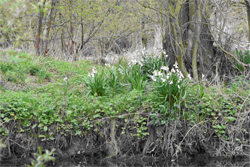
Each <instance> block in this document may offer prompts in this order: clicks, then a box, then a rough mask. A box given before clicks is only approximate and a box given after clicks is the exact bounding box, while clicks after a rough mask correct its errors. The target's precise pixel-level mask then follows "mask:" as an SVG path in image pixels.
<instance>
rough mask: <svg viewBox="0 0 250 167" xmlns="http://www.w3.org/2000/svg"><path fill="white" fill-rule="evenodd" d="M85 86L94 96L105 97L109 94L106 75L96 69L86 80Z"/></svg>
mask: <svg viewBox="0 0 250 167" xmlns="http://www.w3.org/2000/svg"><path fill="white" fill-rule="evenodd" d="M84 83H85V85H86V86H87V88H88V89H89V92H88V94H90V95H92V96H94V95H96V96H104V95H106V92H107V79H106V77H105V75H104V70H102V71H101V72H99V73H98V72H97V71H96V69H95V67H94V68H93V70H92V73H90V74H89V75H88V77H86V78H85V80H84Z"/></svg>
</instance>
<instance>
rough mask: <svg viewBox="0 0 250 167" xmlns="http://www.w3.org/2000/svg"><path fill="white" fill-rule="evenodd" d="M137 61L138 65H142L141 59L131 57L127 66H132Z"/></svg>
mask: <svg viewBox="0 0 250 167" xmlns="http://www.w3.org/2000/svg"><path fill="white" fill-rule="evenodd" d="M137 63H138V64H139V65H140V66H143V64H142V62H141V61H139V60H135V59H132V60H131V61H130V62H129V63H128V67H131V66H134V65H135V64H137Z"/></svg>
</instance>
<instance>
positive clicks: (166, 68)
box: [161, 66, 169, 71]
mask: <svg viewBox="0 0 250 167" xmlns="http://www.w3.org/2000/svg"><path fill="white" fill-rule="evenodd" d="M161 70H164V71H168V70H169V69H168V67H167V66H162V67H161Z"/></svg>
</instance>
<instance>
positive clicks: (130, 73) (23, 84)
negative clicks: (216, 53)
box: [0, 51, 250, 157]
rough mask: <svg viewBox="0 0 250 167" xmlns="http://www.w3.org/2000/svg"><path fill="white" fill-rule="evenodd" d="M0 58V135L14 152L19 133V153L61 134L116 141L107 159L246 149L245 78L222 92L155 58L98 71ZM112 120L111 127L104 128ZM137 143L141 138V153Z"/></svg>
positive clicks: (83, 64) (10, 55) (85, 65)
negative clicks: (22, 149)
mask: <svg viewBox="0 0 250 167" xmlns="http://www.w3.org/2000/svg"><path fill="white" fill-rule="evenodd" d="M1 54H2V57H3V58H2V61H1V62H0V77H1V79H0V124H1V126H0V138H1V139H2V141H3V143H4V144H6V145H7V144H9V146H13V147H14V146H16V143H18V142H19V138H17V137H15V136H16V135H19V136H21V137H22V143H19V144H23V147H28V148H27V149H26V150H25V151H23V152H22V153H21V155H22V156H23V155H28V154H29V152H32V151H34V150H37V148H34V147H35V144H34V141H42V142H43V141H44V142H45V141H47V142H52V143H53V142H55V141H57V143H58V141H60V140H61V136H71V137H72V136H73V137H84V136H85V137H86V136H88V134H89V133H90V132H91V133H92V132H95V135H97V136H99V138H105V140H108V141H110V143H111V144H115V146H116V147H115V148H117V149H116V150H114V151H113V152H112V150H111V149H110V152H112V155H116V154H117V155H118V153H119V154H128V155H132V154H134V153H143V154H155V155H159V154H164V155H167V156H168V155H170V156H173V157H175V156H177V155H178V154H180V153H181V152H182V153H183V152H185V151H186V152H188V153H189V154H195V153H197V152H199V150H201V148H202V149H204V150H205V151H206V152H208V153H209V154H210V155H211V156H235V155H244V154H245V152H244V151H245V149H247V148H248V144H249V137H250V136H249V130H250V129H249V126H248V125H249V123H250V121H249V119H248V114H249V107H250V101H249V94H250V88H249V86H250V84H249V82H247V80H246V79H245V76H239V77H237V78H235V79H232V80H231V83H230V85H229V86H227V87H225V86H224V85H213V86H209V87H207V86H206V85H205V83H203V82H199V83H195V82H193V81H192V79H191V78H184V77H183V76H182V74H181V73H180V71H179V70H178V66H177V65H175V66H174V67H173V68H172V69H168V66H167V63H166V62H165V60H163V58H162V57H155V58H152V57H149V58H144V59H143V60H142V61H132V62H131V63H128V62H126V61H120V63H119V64H114V65H112V64H111V65H106V66H97V65H94V64H93V63H91V62H89V61H79V62H73V63H72V62H65V61H56V60H54V59H52V58H42V57H34V56H32V55H28V54H26V53H24V52H20V53H18V52H14V51H7V52H4V53H1ZM163 57H164V56H163ZM111 120H116V124H115V125H113V123H112V124H110V125H109V123H110V121H111ZM107 128H110V131H107ZM112 129H113V130H114V129H116V130H114V131H112ZM112 136H115V137H112ZM92 137H93V135H92ZM10 138H11V140H10ZM135 139H136V140H137V141H136V142H134V140H135ZM125 141H126V142H125ZM129 141H130V143H129ZM132 141H133V142H132ZM140 141H146V144H145V145H143V146H142V147H143V149H141V150H140V149H138V148H139V147H138V146H139V145H140ZM126 143H127V144H128V145H129V144H131V145H130V146H126V145H125V144H126ZM65 145H66V144H65ZM132 145H133V146H132ZM136 145H137V146H136ZM118 146H119V147H118ZM56 147H57V148H63V147H64V146H62V145H60V144H59V145H58V146H56ZM65 147H66V146H65ZM93 147H94V144H93ZM127 147H133V149H131V150H130V151H128V150H129V149H127ZM152 147H153V148H154V149H152ZM187 148H189V150H187Z"/></svg>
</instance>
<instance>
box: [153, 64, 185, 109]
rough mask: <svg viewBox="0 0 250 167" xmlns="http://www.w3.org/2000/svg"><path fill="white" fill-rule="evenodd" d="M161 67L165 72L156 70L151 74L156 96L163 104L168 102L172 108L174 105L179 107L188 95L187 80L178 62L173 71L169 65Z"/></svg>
mask: <svg viewBox="0 0 250 167" xmlns="http://www.w3.org/2000/svg"><path fill="white" fill-rule="evenodd" d="M161 69H162V71H163V72H161V71H157V70H155V71H154V72H153V75H152V76H151V78H152V80H153V81H154V82H153V83H152V86H153V88H154V90H155V91H156V96H157V97H158V99H159V100H160V102H161V104H167V103H168V104H169V108H171V109H172V108H173V107H174V106H175V107H178V106H179V103H180V102H181V101H183V100H184V99H185V97H186V89H187V82H186V80H185V79H184V78H183V75H182V74H181V72H180V71H179V70H178V66H177V64H176V65H175V68H172V70H171V71H169V69H168V67H161ZM166 102H167V103H166Z"/></svg>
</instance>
